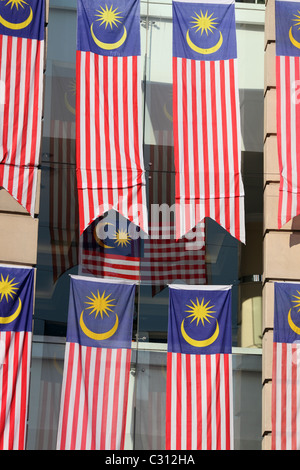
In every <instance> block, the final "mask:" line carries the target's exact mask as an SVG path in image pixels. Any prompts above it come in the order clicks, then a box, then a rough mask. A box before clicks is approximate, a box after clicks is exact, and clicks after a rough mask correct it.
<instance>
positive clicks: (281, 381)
mask: <svg viewBox="0 0 300 470" xmlns="http://www.w3.org/2000/svg"><path fill="white" fill-rule="evenodd" d="M274 289H275V300H274V304H275V310H274V333H273V335H274V336H273V338H274V339H273V374H272V449H273V450H291V449H293V450H296V449H297V450H298V449H300V398H299V390H300V354H299V353H300V319H299V310H300V284H296V283H285V282H282V283H280V282H276V283H275V284H274Z"/></svg>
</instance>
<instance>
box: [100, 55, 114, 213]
mask: <svg viewBox="0 0 300 470" xmlns="http://www.w3.org/2000/svg"><path fill="white" fill-rule="evenodd" d="M108 59H109V58H108V57H107V56H103V57H102V60H103V108H104V135H105V152H106V155H105V158H106V170H107V182H106V184H107V187H108V188H111V187H112V174H111V169H112V168H111V148H110V116H109V108H110V106H111V103H109V102H108V96H109V95H108V82H109V80H111V77H110V76H109V73H108ZM109 195H110V196H111V192H110V191H109ZM109 202H110V203H111V204H113V200H112V199H111V198H110V197H109Z"/></svg>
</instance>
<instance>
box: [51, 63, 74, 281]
mask: <svg viewBox="0 0 300 470" xmlns="http://www.w3.org/2000/svg"><path fill="white" fill-rule="evenodd" d="M75 91H76V90H75V67H73V66H72V65H70V66H67V64H64V66H63V65H60V64H53V67H52V81H51V127H50V168H49V169H50V193H49V230H50V237H51V250H52V269H53V281H54V282H55V281H57V279H58V278H59V276H60V275H61V274H63V273H64V272H65V271H67V270H68V269H70V268H72V267H73V266H76V265H77V264H78V251H79V216H78V199H77V184H76V169H75V166H76V154H75Z"/></svg>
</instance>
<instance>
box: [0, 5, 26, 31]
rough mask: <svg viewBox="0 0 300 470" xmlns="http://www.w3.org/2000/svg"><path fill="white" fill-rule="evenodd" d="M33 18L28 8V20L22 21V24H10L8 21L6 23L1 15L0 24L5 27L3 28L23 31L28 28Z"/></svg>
mask: <svg viewBox="0 0 300 470" xmlns="http://www.w3.org/2000/svg"><path fill="white" fill-rule="evenodd" d="M32 18H33V13H32V8H31V7H30V13H29V16H28V18H27V19H26V20H25V21H23V22H22V23H11V22H10V21H6V20H5V19H4V18H3V17H2V16H1V15H0V23H1V24H3V26H5V28H9V29H24V28H26V26H28V25H29V24H30V23H31V21H32Z"/></svg>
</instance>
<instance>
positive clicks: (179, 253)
mask: <svg viewBox="0 0 300 470" xmlns="http://www.w3.org/2000/svg"><path fill="white" fill-rule="evenodd" d="M149 235H150V238H148V239H146V240H145V241H144V254H143V258H142V261H141V279H142V282H143V283H147V284H151V285H152V286H153V287H152V293H153V295H156V294H157V293H159V292H160V291H161V290H162V289H163V288H164V287H166V285H167V284H172V283H176V282H184V283H186V284H206V265H205V229H204V223H201V222H200V223H199V224H198V225H197V226H196V227H195V229H194V230H193V231H192V232H191V233H190V234H189V238H185V237H183V238H181V239H179V240H176V239H175V234H174V227H173V226H172V227H171V228H170V227H166V226H164V227H159V228H158V229H157V230H155V229H154V228H153V227H151V229H150V231H149Z"/></svg>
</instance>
